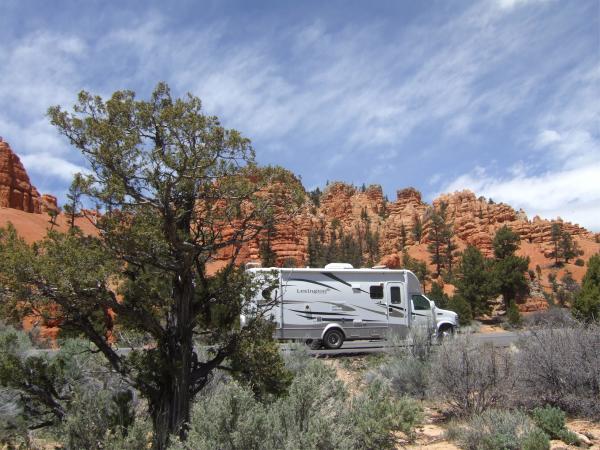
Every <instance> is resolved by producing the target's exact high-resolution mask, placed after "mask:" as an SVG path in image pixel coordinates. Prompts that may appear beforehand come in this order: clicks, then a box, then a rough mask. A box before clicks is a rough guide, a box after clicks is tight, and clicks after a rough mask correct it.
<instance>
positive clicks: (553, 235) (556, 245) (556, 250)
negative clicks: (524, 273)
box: [550, 222, 562, 266]
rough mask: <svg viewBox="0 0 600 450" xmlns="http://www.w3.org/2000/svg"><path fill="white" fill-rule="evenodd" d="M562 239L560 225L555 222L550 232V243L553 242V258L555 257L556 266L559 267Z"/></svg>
mask: <svg viewBox="0 0 600 450" xmlns="http://www.w3.org/2000/svg"><path fill="white" fill-rule="evenodd" d="M561 237H562V229H561V226H560V224H559V223H557V222H554V223H553V224H552V227H551V232H550V242H552V247H553V250H552V256H554V265H555V266H558V265H559V258H560V240H561Z"/></svg>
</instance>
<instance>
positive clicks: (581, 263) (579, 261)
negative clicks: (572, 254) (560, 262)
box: [575, 258, 585, 267]
mask: <svg viewBox="0 0 600 450" xmlns="http://www.w3.org/2000/svg"><path fill="white" fill-rule="evenodd" d="M575 265H576V266H579V267H583V266H585V261H584V260H583V259H581V258H577V259H576V260H575Z"/></svg>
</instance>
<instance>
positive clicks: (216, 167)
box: [0, 83, 306, 450]
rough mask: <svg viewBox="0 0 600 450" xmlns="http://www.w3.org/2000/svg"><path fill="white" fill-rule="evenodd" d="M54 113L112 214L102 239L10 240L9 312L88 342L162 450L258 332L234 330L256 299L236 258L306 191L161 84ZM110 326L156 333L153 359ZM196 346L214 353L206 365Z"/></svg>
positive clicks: (100, 230)
mask: <svg viewBox="0 0 600 450" xmlns="http://www.w3.org/2000/svg"><path fill="white" fill-rule="evenodd" d="M48 115H49V117H50V120H51V123H52V124H53V125H54V126H55V127H56V128H57V130H58V131H59V132H60V133H61V134H62V135H63V136H65V137H66V138H67V139H68V140H69V142H70V143H71V144H72V145H73V146H74V147H75V148H77V149H78V150H79V151H80V153H81V154H82V155H83V157H84V158H85V159H86V160H87V161H88V163H89V168H90V173H89V175H88V176H87V177H86V179H85V183H81V185H80V186H78V190H77V196H78V195H79V193H81V195H82V196H83V197H84V198H85V199H86V201H89V202H90V203H93V204H97V205H98V206H99V208H100V210H102V211H103V212H104V214H103V215H102V217H101V218H100V219H99V220H98V222H97V223H95V226H96V227H97V230H96V231H97V233H95V235H96V236H98V237H90V236H84V235H82V234H81V233H80V232H78V231H77V229H76V228H75V229H74V230H73V232H70V233H67V234H59V233H55V232H53V233H50V234H49V235H48V237H47V238H46V239H45V240H43V241H42V242H41V243H39V244H36V245H35V246H29V245H27V244H26V243H25V242H23V241H21V240H19V239H18V238H17V237H16V236H15V233H12V232H11V231H10V229H8V230H5V231H1V232H0V279H1V280H2V286H3V287H4V289H3V291H2V297H3V298H2V300H3V302H2V304H3V306H7V305H8V307H9V309H11V310H12V311H14V312H18V313H19V314H24V313H28V312H34V311H36V312H40V311H41V313H42V314H48V315H50V314H53V315H58V316H59V317H60V318H61V320H62V328H63V330H66V331H69V332H71V333H74V334H77V335H79V336H85V338H86V339H88V340H89V341H91V342H93V343H94V345H95V346H96V347H97V349H98V350H99V351H100V353H101V354H102V355H103V356H104V357H105V358H106V360H107V361H108V362H109V363H110V365H111V367H112V369H113V370H114V371H115V372H116V373H118V374H119V376H120V377H121V378H122V379H123V380H127V381H128V382H130V383H131V384H132V385H133V386H134V387H135V388H136V389H138V390H139V392H140V394H141V396H142V397H144V398H145V399H146V401H147V402H148V405H149V413H150V416H151V417H152V423H153V427H154V435H153V436H154V446H155V447H156V448H158V449H161V450H162V449H164V448H166V446H167V444H168V440H169V436H170V435H171V434H173V433H180V435H181V436H182V437H184V436H185V435H184V433H183V430H184V428H182V426H183V424H184V423H185V422H187V420H188V419H189V411H190V405H191V403H192V400H193V398H194V396H195V395H196V394H197V393H198V392H200V391H201V390H202V389H204V387H205V386H206V385H207V384H208V383H209V381H210V379H211V377H212V374H213V372H214V371H215V370H216V369H217V367H222V366H224V365H225V364H226V363H225V361H228V360H229V359H228V358H230V357H231V356H232V355H234V354H236V352H238V349H239V347H240V345H241V344H242V343H243V342H246V341H253V340H254V335H253V333H254V332H258V331H257V329H255V328H253V327H243V328H242V327H240V326H239V316H240V313H241V312H242V311H243V310H245V309H247V310H248V311H249V313H250V309H249V305H250V303H251V301H250V300H251V298H252V297H253V294H254V293H255V291H256V289H257V288H258V287H257V286H252V285H251V283H250V281H249V279H248V277H245V276H244V274H243V271H242V270H240V269H237V268H236V259H237V256H238V253H239V250H240V248H241V247H242V246H243V244H244V243H245V242H249V241H255V240H256V239H257V238H259V237H260V236H262V233H263V230H265V229H267V228H268V227H269V225H270V224H273V223H276V222H280V221H284V220H289V218H290V217H292V215H293V214H294V213H295V211H296V210H297V209H298V208H300V206H301V205H303V204H305V201H306V194H305V191H304V189H303V188H302V186H301V184H300V182H299V180H298V178H297V177H295V176H294V175H293V174H291V173H290V172H289V171H287V170H285V169H283V168H281V167H258V166H257V165H256V163H255V160H254V151H253V149H252V146H251V145H250V141H249V140H248V139H247V138H245V137H243V136H242V135H241V134H240V133H239V132H238V131H236V130H228V129H225V128H224V127H222V126H221V124H220V122H219V120H218V118H217V117H215V116H210V115H206V114H204V113H203V111H202V107H201V102H200V99H198V98H197V97H194V96H192V95H188V96H187V97H185V98H179V99H176V98H173V97H172V96H171V93H170V90H169V88H168V86H167V85H166V84H164V83H160V84H158V86H157V87H156V88H155V90H154V92H153V93H152V95H151V97H150V98H149V99H148V100H138V99H136V97H135V94H134V93H133V92H131V91H118V92H115V93H114V94H113V95H112V97H111V98H110V99H108V100H106V101H105V100H103V99H102V98H100V97H98V96H93V95H90V94H89V93H87V92H81V93H80V95H79V98H78V103H77V105H75V107H74V108H73V111H72V112H68V111H65V110H63V109H62V108H61V107H59V106H56V107H52V108H50V109H49V111H48ZM223 229H228V230H229V231H230V233H227V234H224V233H222V230H223ZM224 254H225V255H228V256H230V259H229V260H228V261H227V264H225V265H224V267H223V268H222V270H221V271H220V272H219V273H218V274H217V275H215V276H209V275H208V270H207V262H209V261H211V260H212V259H213V258H214V257H215V256H216V255H220V256H223V255H224ZM119 294H120V296H119ZM17 306H19V308H17ZM110 310H112V311H114V312H115V313H116V318H115V321H113V316H111V315H110V314H109V311H110ZM255 314H256V315H257V316H259V317H261V316H265V315H268V311H266V310H264V309H260V308H259V310H256V311H255ZM14 315H17V314H14ZM15 319H18V317H15ZM115 325H116V326H120V327H124V328H129V329H133V330H135V331H137V332H140V333H143V334H146V335H149V336H151V337H152V340H153V343H154V346H153V348H150V349H141V350H139V351H137V352H132V353H131V354H130V355H122V354H119V353H117V352H116V351H115V349H114V348H113V347H112V346H111V345H110V342H109V336H110V333H109V330H110V329H111V328H112V327H113V326H115ZM259 334H260V333H259ZM194 336H201V337H202V340H203V343H204V344H205V345H207V346H209V347H210V349H211V351H210V352H207V353H206V354H204V355H199V354H198V352H197V351H196V349H195V348H194V343H193V339H194ZM258 341H259V342H264V339H262V338H259V339H258ZM258 362H259V361H258V360H257V363H258ZM268 362H269V363H272V362H273V361H272V358H270V359H268ZM37 369H38V368H37V367H36V370H37ZM229 369H231V368H229ZM40 370H41V369H40Z"/></svg>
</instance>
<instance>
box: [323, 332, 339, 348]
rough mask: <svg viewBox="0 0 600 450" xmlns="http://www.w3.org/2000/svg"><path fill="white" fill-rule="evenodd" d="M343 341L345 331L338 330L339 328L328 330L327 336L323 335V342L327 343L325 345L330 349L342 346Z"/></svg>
mask: <svg viewBox="0 0 600 450" xmlns="http://www.w3.org/2000/svg"><path fill="white" fill-rule="evenodd" d="M343 343H344V333H342V332H341V330H338V329H337V328H333V329H331V330H329V331H327V333H325V336H323V344H325V347H326V348H328V349H330V350H335V349H337V348H340V347H341V346H342V344H343Z"/></svg>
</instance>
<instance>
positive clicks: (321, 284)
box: [289, 278, 340, 292]
mask: <svg viewBox="0 0 600 450" xmlns="http://www.w3.org/2000/svg"><path fill="white" fill-rule="evenodd" d="M289 281H304V282H305V283H312V284H318V285H319V286H323V287H326V288H327V289H333V290H334V291H338V292H339V291H340V290H339V289H337V288H334V287H332V286H329V285H327V284H325V283H319V282H318V281H313V280H307V279H305V278H293V279H291V280H289Z"/></svg>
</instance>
